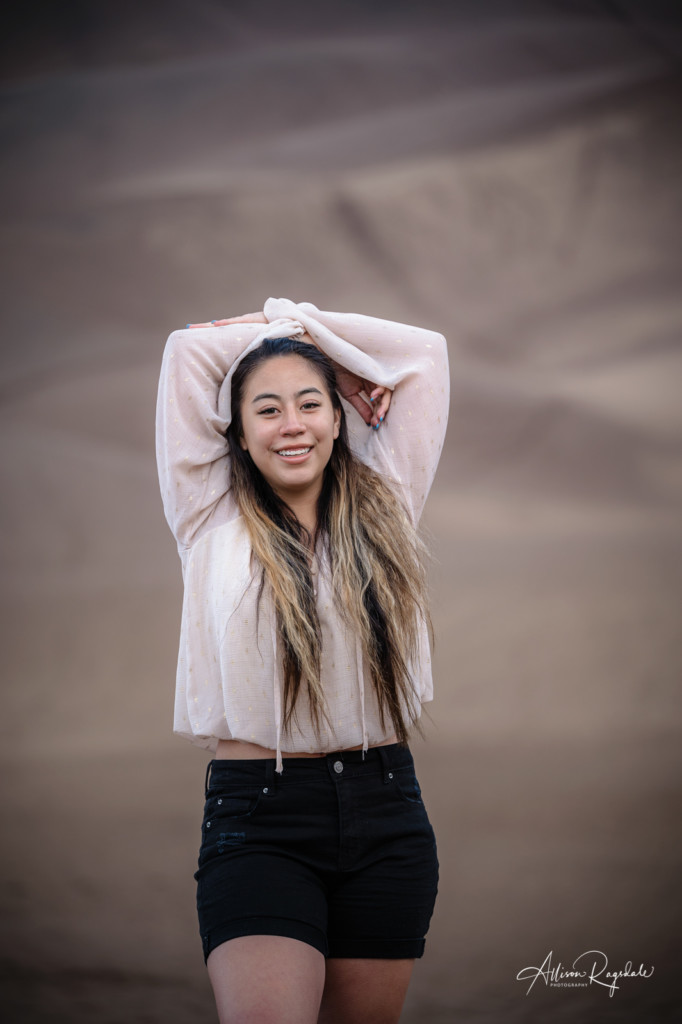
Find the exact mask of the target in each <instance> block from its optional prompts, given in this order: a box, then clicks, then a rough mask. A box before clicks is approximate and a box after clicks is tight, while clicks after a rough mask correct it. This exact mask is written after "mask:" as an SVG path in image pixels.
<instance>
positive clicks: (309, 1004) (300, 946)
mask: <svg viewBox="0 0 682 1024" xmlns="http://www.w3.org/2000/svg"><path fill="white" fill-rule="evenodd" d="M207 967H208V975H209V978H210V979H211V984H212V985H213V994H214V995H215V1001H216V1008H217V1010H218V1017H219V1019H220V1024H317V1016H318V1011H319V1007H320V1000H321V998H322V990H323V988H324V978H325V961H324V956H323V955H322V953H320V951H319V950H317V949H315V948H314V946H310V945H309V944H308V943H307V942H300V941H299V940H298V939H289V938H286V937H285V936H283V935H242V936H240V937H239V938H236V939H230V940H229V941H228V942H223V943H222V944H221V945H220V946H217V947H216V948H215V949H214V950H213V952H212V953H211V954H210V956H209V958H208V962H207Z"/></svg>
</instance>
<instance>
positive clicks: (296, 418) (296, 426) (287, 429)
mask: <svg viewBox="0 0 682 1024" xmlns="http://www.w3.org/2000/svg"><path fill="white" fill-rule="evenodd" d="M304 430H305V426H304V424H303V423H302V422H301V418H300V414H299V411H298V409H296V408H293V409H285V411H284V416H283V417H282V423H281V426H280V433H282V434H286V435H287V436H289V435H291V434H302V433H303V431H304Z"/></svg>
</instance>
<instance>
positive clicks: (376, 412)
mask: <svg viewBox="0 0 682 1024" xmlns="http://www.w3.org/2000/svg"><path fill="white" fill-rule="evenodd" d="M370 400H371V402H372V426H373V427H374V428H375V429H377V430H378V428H379V425H380V424H381V423H382V422H383V420H384V417H385V416H386V413H387V412H388V407H389V405H390V404H391V391H390V389H389V388H385V387H375V388H372V390H371V392H370Z"/></svg>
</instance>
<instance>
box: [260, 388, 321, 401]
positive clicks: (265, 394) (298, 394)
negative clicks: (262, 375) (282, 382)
mask: <svg viewBox="0 0 682 1024" xmlns="http://www.w3.org/2000/svg"><path fill="white" fill-rule="evenodd" d="M311 392H314V393H315V394H316V395H321V394H322V392H321V391H320V389H319V388H303V389H302V390H301V391H297V392H296V394H295V395H294V398H300V397H301V395H309V394H310V393H311ZM323 397H324V396H323ZM262 398H277V399H279V400H280V401H281V400H282V396H281V395H273V394H271V393H270V392H269V391H264V392H263V393H262V394H260V395H256V397H255V398H253V399H252V400H251V405H253V403H254V402H260V400H261V399H262Z"/></svg>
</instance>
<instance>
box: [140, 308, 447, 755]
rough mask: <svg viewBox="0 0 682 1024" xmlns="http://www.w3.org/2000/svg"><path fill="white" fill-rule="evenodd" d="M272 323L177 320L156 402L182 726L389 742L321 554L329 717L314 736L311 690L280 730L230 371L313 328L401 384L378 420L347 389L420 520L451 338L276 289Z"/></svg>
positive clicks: (314, 746)
mask: <svg viewBox="0 0 682 1024" xmlns="http://www.w3.org/2000/svg"><path fill="white" fill-rule="evenodd" d="M264 313H265V316H266V319H267V320H268V323H267V324H256V323H243V324H230V325H228V326H225V327H208V328H192V329H188V330H181V331H174V332H173V333H172V334H171V335H170V337H169V338H168V341H167V343H166V348H165V352H164V356H163V364H162V368H161V379H160V382H159V393H158V405H157V459H158V468H159V478H160V484H161V494H162V497H163V505H164V511H165V514H166V518H167V520H168V523H169V525H170V528H171V530H172V531H173V535H174V536H175V539H176V541H177V544H178V551H179V553H180V558H181V561H182V570H183V578H184V584H185V594H184V601H183V608H182V624H181V632H180V651H179V657H178V669H177V681H176V696H175V717H174V725H173V731H174V732H176V733H178V734H179V735H181V736H184V737H186V738H187V739H189V740H191V741H192V742H194V743H196V744H198V745H199V746H201V747H205V748H208V749H210V750H213V751H215V749H216V747H217V745H218V740H219V739H239V740H247V741H249V742H251V743H257V744H259V745H261V746H263V747H267V748H268V749H274V750H276V752H277V766H276V767H277V771H278V772H282V771H283V762H282V756H281V752H282V751H283V750H284V751H288V752H295V751H301V752H302V751H330V750H339V749H342V748H344V747H352V746H355V745H356V744H359V743H362V748H363V750H367V748H368V747H369V746H370V745H371V744H376V743H380V742H382V741H383V740H386V739H388V738H389V737H390V736H391V735H392V733H393V727H392V724H391V721H390V718H389V716H387V717H386V724H385V727H382V725H381V717H380V714H379V707H378V703H377V700H376V696H375V693H374V687H373V686H372V684H371V677H370V675H369V667H368V665H367V663H366V660H365V659H364V658H363V651H362V646H361V644H360V640H359V638H358V637H356V636H354V635H353V634H352V632H350V631H349V629H348V627H347V626H346V625H345V623H344V621H343V619H342V617H341V616H340V614H339V613H338V611H337V608H336V604H335V600H336V599H335V596H334V594H333V592H332V590H331V586H330V574H329V566H328V565H327V564H326V558H325V556H324V555H321V556H320V561H319V563H318V559H317V558H316V559H315V560H314V562H313V578H314V581H315V584H316V591H315V592H316V596H317V607H318V613H319V618H320V626H321V630H322V665H321V673H322V682H323V686H324V691H325V698H326V701H327V709H328V714H329V718H330V721H331V724H332V728H329V727H327V726H323V727H322V732H321V734H320V735H317V736H316V734H315V730H314V728H313V722H312V719H311V715H310V708H309V706H308V704H307V697H306V695H305V694H304V693H303V691H302V690H301V692H300V694H299V698H298V701H297V704H296V714H295V717H296V719H297V723H296V724H295V725H293V726H292V727H291V728H290V729H289V730H287V731H286V732H283V729H282V710H283V709H282V693H283V673H282V666H281V657H280V653H279V651H278V637H277V632H276V628H275V615H274V608H273V605H272V603H271V599H270V598H269V596H268V588H265V590H264V592H263V595H262V597H261V601H260V607H259V608H258V607H257V601H256V597H257V592H258V576H259V574H258V573H255V574H254V572H253V567H252V565H251V545H250V541H249V536H248V533H247V530H246V528H245V525H244V521H243V519H242V517H241V516H240V514H239V512H238V509H237V507H236V504H235V501H234V499H233V496H232V494H231V491H230V456H229V454H228V445H227V441H226V439H225V431H226V429H227V427H228V425H229V423H230V415H231V414H230V386H231V380H232V373H233V371H234V368H235V367H236V365H237V364H238V363H239V362H240V360H241V359H242V358H243V356H244V355H245V354H246V353H247V352H249V351H251V349H253V348H255V347H256V346H258V345H259V344H260V342H261V341H262V340H263V339H264V338H283V337H293V336H296V335H300V334H302V333H303V332H304V331H308V333H309V334H310V335H311V337H312V338H314V340H315V342H316V344H317V345H319V347H320V348H321V349H322V350H323V351H324V352H326V353H327V355H328V356H330V358H331V359H333V360H334V361H335V362H337V363H339V364H341V365H342V366H344V367H345V368H346V369H348V370H351V371H352V372H353V373H355V374H357V375H358V376H360V377H362V378H365V379H367V380H370V381H372V382H374V383H375V384H377V385H384V386H386V387H389V388H391V389H392V390H393V392H394V393H393V396H392V400H391V407H390V409H389V411H388V413H387V415H386V419H385V420H384V422H383V423H382V424H381V426H380V428H379V430H374V429H372V428H371V427H368V426H367V424H366V423H365V422H364V421H363V420H362V418H361V417H360V415H359V413H358V412H357V411H356V410H355V409H354V408H353V407H352V406H351V405H349V404H348V403H347V402H346V401H345V400H343V405H344V408H345V411H346V418H347V423H348V429H349V436H350V441H351V447H352V449H353V451H354V452H355V454H356V455H357V456H358V457H359V458H360V459H362V461H363V462H365V463H366V464H367V465H368V466H371V467H372V468H373V469H375V470H377V471H379V472H380V473H383V474H384V475H385V476H386V477H388V478H390V479H392V480H393V481H396V482H397V483H398V485H399V487H400V489H401V491H402V494H403V497H404V501H405V504H406V505H407V507H408V509H409V510H410V512H411V514H412V516H413V519H414V522H415V523H416V522H417V521H418V520H419V517H420V515H421V512H422V508H423V506H424V502H425V501H426V496H427V494H428V493H429V489H430V487H431V484H432V482H433V478H434V475H435V472H436V466H437V465H438V459H439V457H440V453H441V449H442V447H443V441H444V437H445V428H446V424H447V417H448V400H449V382H450V378H449V372H448V358H447V346H446V342H445V338H444V337H443V336H442V335H441V334H436V333H434V332H433V331H427V330H422V329H420V328H417V327H409V326H407V325H405V324H400V323H393V322H391V321H388V320H379V319H376V318H374V317H369V316H358V315H354V314H348V313H328V312H323V311H322V310H319V309H317V307H316V306H313V305H312V304H311V303H308V302H302V303H298V304H297V303H294V302H291V301H290V300H288V299H272V298H271V299H268V300H267V302H266V303H265V307H264ZM410 675H411V678H412V681H413V693H414V709H415V711H416V713H417V714H419V709H420V706H421V704H422V703H424V702H426V701H429V700H432V699H433V681H432V676H431V658H430V654H429V642H428V634H427V630H426V625H425V622H424V621H422V623H421V626H420V651H419V656H418V657H417V658H415V659H414V662H413V663H412V664H411V665H410Z"/></svg>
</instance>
